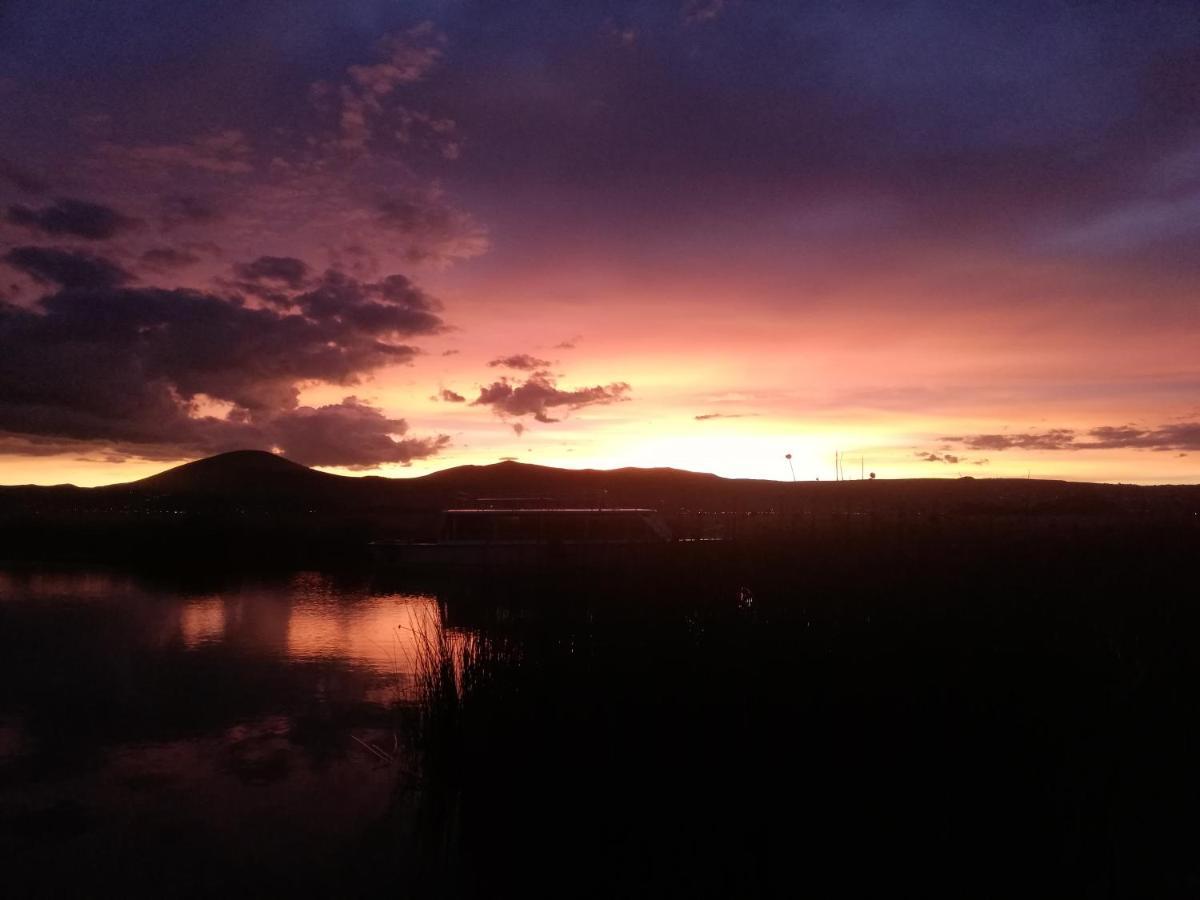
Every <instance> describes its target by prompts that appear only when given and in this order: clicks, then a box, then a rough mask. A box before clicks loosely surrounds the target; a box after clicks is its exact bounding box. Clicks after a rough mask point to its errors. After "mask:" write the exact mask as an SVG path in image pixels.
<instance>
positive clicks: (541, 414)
mask: <svg viewBox="0 0 1200 900" xmlns="http://www.w3.org/2000/svg"><path fill="white" fill-rule="evenodd" d="M629 390H630V387H629V385H628V384H626V383H624V382H614V383H612V384H609V385H596V386H595V387H588V388H578V389H576V390H573V391H564V390H560V389H559V388H558V387H557V386H556V384H555V383H554V380H553V379H552V378H551V377H550V376H549V374H547V373H545V372H535V373H534V374H533V375H530V376H529V378H528V379H527V380H526V381H524V382H521V383H519V384H513V383H512V382H511V381H509V380H508V379H507V378H503V379H501V380H500V381H495V382H493V383H492V384H490V385H488V386H487V387H485V388H483V389H482V390H480V392H479V396H478V397H477V398H476V399H475V400H474V402H473V403H472V404H471V405H472V406H490V407H491V408H492V409H493V411H495V412H496V413H498V414H500V415H502V416H533V418H534V419H535V420H537V421H538V422H557V421H558V419H555V418H552V417H551V416H550V414H549V412H548V410H551V409H556V408H559V407H561V408H565V409H569V410H575V409H581V408H583V407H585V406H595V405H602V404H607V403H615V402H617V401H620V400H625V399H628V398H627V397H626V394H628V393H629Z"/></svg>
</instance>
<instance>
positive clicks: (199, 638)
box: [0, 571, 438, 893]
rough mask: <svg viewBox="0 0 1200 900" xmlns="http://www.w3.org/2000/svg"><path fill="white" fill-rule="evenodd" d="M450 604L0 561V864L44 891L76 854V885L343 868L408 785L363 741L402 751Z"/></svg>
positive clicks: (317, 585) (292, 581)
mask: <svg viewBox="0 0 1200 900" xmlns="http://www.w3.org/2000/svg"><path fill="white" fill-rule="evenodd" d="M437 615H438V612H437V604H436V601H435V600H434V598H432V597H431V596H427V595H417V594H407V593H401V592H377V591H374V590H372V588H371V587H370V585H369V584H365V583H362V582H355V581H349V582H340V581H337V580H334V579H332V578H330V577H328V576H324V575H319V574H315V573H300V574H295V575H290V576H286V577H274V578H264V577H248V576H233V577H228V578H217V579H213V578H206V579H191V580H187V579H179V578H172V579H169V580H166V581H164V580H153V579H147V578H144V577H136V576H131V575H128V574H119V573H105V572H84V571H80V572H66V573H64V572H51V571H7V572H5V571H0V861H3V862H4V863H6V864H7V866H8V868H9V870H10V871H13V872H15V873H17V874H19V875H21V876H24V877H28V878H35V877H36V878H37V879H38V881H40V882H41V883H42V884H43V886H44V887H47V888H50V887H52V886H53V884H54V882H55V878H56V875H55V872H56V871H57V869H56V866H57V863H58V861H61V860H62V859H64V858H66V857H64V854H69V858H70V859H71V860H72V865H71V867H70V873H69V875H68V873H65V872H64V873H63V877H69V878H70V879H71V882H72V884H84V883H91V880H92V879H99V882H97V883H103V882H104V880H105V879H106V878H113V879H117V880H118V881H119V882H120V884H121V885H122V886H123V887H129V886H130V884H131V883H130V882H129V881H128V879H130V878H133V879H135V880H139V879H151V878H152V874H153V873H154V872H159V873H170V877H172V878H177V877H179V873H180V872H183V873H185V874H186V877H187V879H189V880H188V881H187V884H186V885H184V886H183V887H181V889H180V890H179V891H176V892H177V893H179V892H182V893H189V892H191V890H192V889H195V890H196V891H198V892H203V891H204V890H205V889H206V888H207V887H212V885H209V884H208V882H207V881H206V879H208V878H216V877H218V876H217V875H216V874H214V873H219V872H223V873H225V874H224V875H223V876H220V877H221V878H222V879H228V878H229V877H230V873H235V876H234V877H235V878H241V879H242V882H243V886H248V885H252V884H259V883H263V884H270V885H271V886H272V888H273V889H278V888H279V887H280V886H281V885H287V884H292V883H296V884H301V885H306V886H308V887H311V886H312V885H313V884H315V883H317V881H319V880H320V877H322V873H325V875H327V876H328V877H330V878H333V877H335V873H336V872H337V870H338V867H339V866H340V865H342V864H343V862H344V854H345V853H346V851H347V848H348V847H350V846H351V845H352V844H353V843H354V842H355V841H356V840H358V838H359V837H360V836H361V834H362V833H363V832H364V830H365V829H367V828H369V827H370V825H371V823H372V822H373V821H375V820H377V819H378V818H379V816H381V815H382V814H383V813H384V812H385V810H386V808H387V804H388V800H389V797H390V793H391V790H392V788H393V785H394V782H395V772H394V771H393V770H392V769H391V768H389V767H388V766H386V765H383V764H382V763H381V760H380V758H379V757H378V755H374V754H371V753H368V752H366V751H365V750H364V749H363V748H362V746H361V745H360V744H358V743H357V741H355V740H354V739H355V738H358V739H359V740H363V741H366V742H368V743H371V744H374V745H377V746H387V747H389V748H394V747H395V746H397V743H398V742H397V735H396V730H397V727H398V717H397V715H396V704H398V703H400V702H402V701H403V700H404V698H405V697H406V696H407V695H408V693H409V692H410V691H411V687H412V674H413V671H414V656H415V655H414V649H415V646H414V641H415V636H414V632H413V628H412V627H413V625H414V624H418V623H421V622H431V621H434V619H435V617H436V616H437ZM237 873H240V874H237ZM47 879H49V880H47ZM314 879H316V881H314ZM146 884H147V886H150V885H152V884H153V881H152V880H147V882H146ZM189 885H190V887H189ZM221 890H226V891H227V890H228V888H227V885H226V886H225V887H222V888H221Z"/></svg>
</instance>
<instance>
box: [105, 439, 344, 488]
mask: <svg viewBox="0 0 1200 900" xmlns="http://www.w3.org/2000/svg"><path fill="white" fill-rule="evenodd" d="M342 480H343V479H342V476H339V475H330V474H328V473H326V472H319V471H317V470H316V469H310V468H309V467H308V466H303V465H301V464H300V463H296V462H292V461H291V460H290V459H285V458H284V457H282V456H278V455H276V454H274V453H267V452H266V451H264V450H234V451H232V452H230V453H221V454H219V455H217V456H209V457H207V458H205V459H198V460H196V461H194V462H189V463H184V464H183V465H181V466H175V467H174V468H172V469H167V470H166V471H165V472H159V473H158V474H157V475H151V476H150V477H149V478H143V479H140V480H139V481H133V482H128V483H125V484H121V485H115V486H110V488H109V489H110V490H112V489H114V488H115V489H118V490H126V491H128V490H134V491H154V492H161V493H172V492H174V493H196V494H200V493H211V494H229V495H238V494H245V493H259V492H263V491H264V490H265V491H267V492H274V491H281V490H287V489H291V490H301V491H303V490H309V489H314V488H316V489H318V490H324V489H326V487H327V486H328V485H331V484H334V483H336V482H339V481H342Z"/></svg>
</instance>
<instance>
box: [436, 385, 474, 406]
mask: <svg viewBox="0 0 1200 900" xmlns="http://www.w3.org/2000/svg"><path fill="white" fill-rule="evenodd" d="M438 396H439V397H440V398H441V399H442V400H443V401H445V402H446V403H466V402H467V398H466V397H464V396H463V395H462V394H459V393H456V392H455V391H452V390H450V389H449V388H442V392H441V393H440V394H439V395H438Z"/></svg>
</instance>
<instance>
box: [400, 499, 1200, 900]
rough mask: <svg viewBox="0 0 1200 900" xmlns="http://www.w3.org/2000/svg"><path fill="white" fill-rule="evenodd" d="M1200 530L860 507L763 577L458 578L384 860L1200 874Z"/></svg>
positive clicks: (672, 884) (599, 868)
mask: <svg viewBox="0 0 1200 900" xmlns="http://www.w3.org/2000/svg"><path fill="white" fill-rule="evenodd" d="M1197 537H1200V529H1198V528H1197V526H1196V524H1195V523H1194V522H1183V521H1181V520H1177V521H1173V522H1170V523H1159V524H1153V523H1145V522H1138V523H1130V524H1127V525H1126V526H1120V525H1114V524H1113V523H1112V522H1106V523H1104V524H1102V525H1094V526H1093V527H1088V526H1086V525H1082V524H1079V523H1072V522H1061V523H1058V524H1057V525H1056V526H1054V527H1046V528H1036V527H1030V526H1029V523H1028V522H1026V521H1022V520H1010V521H997V520H994V519H987V520H981V521H977V522H974V523H969V522H968V523H964V522H961V521H958V522H947V521H944V520H935V521H923V522H910V523H908V524H906V525H904V526H903V527H895V526H890V527H888V528H886V529H879V528H877V527H874V526H872V525H871V524H870V523H869V522H863V521H859V520H855V519H844V520H841V521H840V522H839V523H838V524H837V525H836V526H834V525H830V524H828V523H826V524H825V525H824V526H823V527H821V528H817V529H815V530H814V531H812V532H807V533H802V534H801V535H800V536H799V538H798V539H796V540H791V539H787V540H784V539H778V540H773V541H772V540H765V539H764V540H761V541H759V542H758V544H757V547H756V559H755V565H754V567H753V569H752V574H751V575H750V577H749V578H748V579H745V581H746V583H742V580H743V573H742V572H738V573H737V574H736V576H732V573H727V572H723V571H720V570H719V569H716V570H712V571H710V572H708V573H707V574H706V576H705V577H704V578H703V579H696V580H695V581H693V582H692V583H676V584H675V585H674V586H673V587H668V586H665V585H662V584H658V583H654V580H653V577H652V576H647V577H645V578H639V577H636V576H635V577H629V578H625V579H618V581H617V582H616V583H613V584H610V585H608V586H605V585H595V584H593V585H592V586H591V587H590V588H588V587H587V586H583V585H580V584H578V583H558V584H554V583H525V584H522V585H509V586H508V590H507V593H505V590H504V588H502V587H497V584H496V582H495V581H492V582H491V583H489V584H487V585H481V584H478V583H475V584H471V583H464V584H459V585H457V586H452V585H447V586H445V588H444V589H443V590H442V592H441V593H442V596H443V597H444V598H445V599H446V601H447V610H446V612H447V621H448V623H449V624H448V630H446V631H436V630H434V631H431V632H430V633H429V641H428V644H427V653H426V658H425V662H426V667H425V672H426V678H425V679H424V682H423V691H422V694H421V702H420V704H418V706H417V707H416V709H414V710H413V711H412V715H413V716H414V717H415V723H414V726H417V725H419V727H412V728H410V729H409V731H408V733H409V734H410V736H411V737H413V739H414V741H415V745H416V747H417V748H418V749H419V751H420V753H419V760H420V762H419V765H417V767H416V768H417V774H416V775H415V776H411V777H403V778H402V783H401V786H400V789H399V792H398V795H397V803H396V808H395V818H394V823H393V824H394V826H395V827H394V830H393V831H391V832H388V834H389V839H388V840H387V841H384V842H383V846H384V847H385V848H386V849H384V850H383V851H382V853H381V857H380V860H379V864H380V865H383V864H388V865H395V866H396V867H397V868H396V870H397V871H398V872H399V873H403V874H402V875H400V876H399V877H400V879H401V882H402V883H403V884H404V885H405V888H406V890H408V891H410V892H412V893H413V894H418V895H431V896H478V897H492V896H530V895H542V894H555V895H559V896H579V895H586V896H603V897H630V896H647V897H651V896H665V895H688V896H714V897H733V896H855V895H860V894H861V893H863V892H870V895H875V896H931V895H936V896H956V897H961V896H971V897H981V896H990V897H1013V896H1026V897H1029V896H1034V897H1071V896H1088V897H1149V896H1153V897H1172V896H1178V897H1185V896H1196V895H1197V891H1198V890H1200V862H1198V858H1197V856H1196V854H1195V852H1194V850H1195V847H1196V846H1197V840H1198V839H1200V813H1198V812H1197V810H1198V809H1200V770H1198V769H1197V767H1196V766H1195V760H1196V758H1197V754H1198V753H1200V661H1198V660H1197V657H1196V655H1195V654H1194V653H1193V648H1192V644H1193V642H1194V635H1195V634H1196V633H1197V628H1198V626H1200V613H1198V611H1197V608H1196V599H1195V597H1196V594H1195V586H1194V573H1195V547H1196V539H1197ZM726 576H732V577H726Z"/></svg>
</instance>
